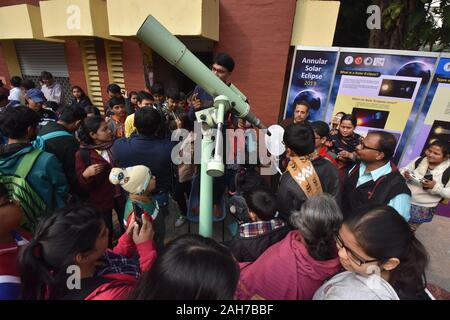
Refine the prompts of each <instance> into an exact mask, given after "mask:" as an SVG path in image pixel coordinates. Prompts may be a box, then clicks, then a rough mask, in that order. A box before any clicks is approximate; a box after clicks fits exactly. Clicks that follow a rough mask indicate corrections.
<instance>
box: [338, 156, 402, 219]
mask: <svg viewBox="0 0 450 320" xmlns="http://www.w3.org/2000/svg"><path fill="white" fill-rule="evenodd" d="M359 168H360V166H359V165H356V166H355V167H354V168H353V169H352V170H350V172H349V174H348V176H347V178H346V179H345V184H344V192H343V194H342V205H343V213H344V216H345V217H346V216H348V215H350V214H351V213H352V212H353V211H355V210H357V209H358V208H360V207H362V206H363V205H365V204H380V205H383V204H384V205H387V204H388V203H389V201H390V200H391V199H392V198H394V197H396V196H397V195H399V194H402V193H405V194H408V195H411V191H410V190H409V188H408V186H407V184H406V181H405V178H403V176H402V175H401V174H400V173H399V172H398V170H397V167H396V166H395V165H394V164H393V163H391V168H392V172H390V173H389V174H387V175H384V176H382V177H380V178H378V180H377V181H373V180H371V181H368V182H366V183H363V184H362V185H360V186H358V187H356V185H357V183H358V180H359Z"/></svg>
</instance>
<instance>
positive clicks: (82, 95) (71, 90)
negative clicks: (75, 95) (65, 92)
mask: <svg viewBox="0 0 450 320" xmlns="http://www.w3.org/2000/svg"><path fill="white" fill-rule="evenodd" d="M74 89H77V90H78V91H80V92H81V96H80V98H81V99H82V98H84V97H86V93H85V92H84V90H83V89H81V87H80V86H72V88H70V93H72V92H73V90H74Z"/></svg>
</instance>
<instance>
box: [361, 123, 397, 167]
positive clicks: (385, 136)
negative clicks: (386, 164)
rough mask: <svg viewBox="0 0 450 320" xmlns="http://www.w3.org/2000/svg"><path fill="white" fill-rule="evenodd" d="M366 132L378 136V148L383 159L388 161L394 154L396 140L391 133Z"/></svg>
mask: <svg viewBox="0 0 450 320" xmlns="http://www.w3.org/2000/svg"><path fill="white" fill-rule="evenodd" d="M368 134H374V135H377V136H378V149H379V150H380V151H381V152H383V153H384V160H386V161H389V160H391V158H392V157H393V155H394V152H395V147H396V146H397V140H396V139H395V137H394V135H393V134H392V133H389V132H386V131H380V130H376V131H369V133H368Z"/></svg>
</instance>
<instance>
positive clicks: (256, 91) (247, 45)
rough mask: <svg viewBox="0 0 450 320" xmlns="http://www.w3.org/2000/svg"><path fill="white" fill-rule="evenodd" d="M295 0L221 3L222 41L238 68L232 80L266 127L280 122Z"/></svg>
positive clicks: (230, 0) (221, 48)
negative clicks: (279, 116)
mask: <svg viewBox="0 0 450 320" xmlns="http://www.w3.org/2000/svg"><path fill="white" fill-rule="evenodd" d="M295 5H296V1H295V0H283V1H279V0H278V1H277V0H259V1H241V0H221V1H220V33H219V36H220V41H219V43H218V45H217V47H216V52H227V53H229V54H230V55H231V56H232V57H233V58H234V60H235V63H236V67H235V70H234V72H233V75H232V77H231V79H230V80H231V81H232V82H233V83H234V84H235V85H236V86H237V87H238V88H239V89H240V90H241V91H242V92H243V93H244V94H245V95H246V96H247V97H248V99H249V101H250V106H251V108H252V112H253V113H255V114H256V115H257V116H258V117H260V118H261V120H262V121H263V122H264V123H265V124H273V123H275V122H277V120H278V115H279V113H280V107H281V101H282V94H283V86H284V80H285V73H286V64H287V62H288V61H287V60H288V55H289V46H290V42H291V34H292V25H293V22H294V16H295Z"/></svg>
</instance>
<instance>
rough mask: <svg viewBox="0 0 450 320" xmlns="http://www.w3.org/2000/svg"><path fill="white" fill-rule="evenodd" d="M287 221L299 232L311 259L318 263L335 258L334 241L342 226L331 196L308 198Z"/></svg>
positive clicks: (338, 210)
mask: <svg viewBox="0 0 450 320" xmlns="http://www.w3.org/2000/svg"><path fill="white" fill-rule="evenodd" d="M289 220H290V222H291V224H292V225H293V226H294V227H296V228H297V229H298V230H299V231H300V234H301V235H302V237H303V239H304V240H305V243H306V248H307V250H308V253H309V255H310V256H311V257H313V258H314V259H315V260H318V261H326V260H330V259H333V258H335V257H336V241H335V239H336V235H337V234H338V232H339V228H340V227H341V225H342V212H341V210H340V208H339V206H338V204H337V203H336V200H335V199H334V198H333V196H332V195H330V194H327V193H323V194H320V195H316V196H313V197H310V198H308V199H307V200H306V201H305V202H304V203H303V204H302V207H301V208H300V211H295V210H294V211H293V212H292V214H291V216H290V217H289Z"/></svg>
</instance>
